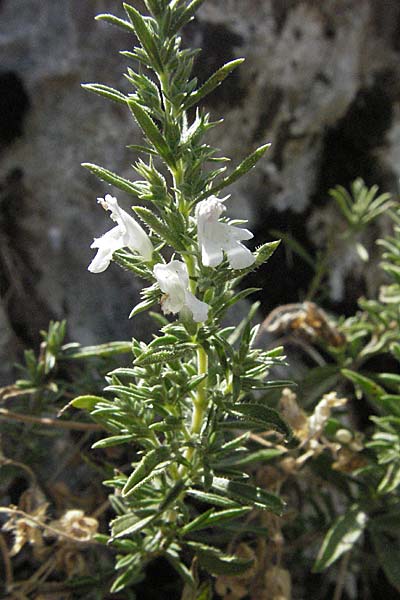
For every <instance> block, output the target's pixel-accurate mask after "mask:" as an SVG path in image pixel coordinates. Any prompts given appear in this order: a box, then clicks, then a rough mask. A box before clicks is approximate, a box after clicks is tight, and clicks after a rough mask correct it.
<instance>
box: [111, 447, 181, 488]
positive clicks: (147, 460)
mask: <svg viewBox="0 0 400 600" xmlns="http://www.w3.org/2000/svg"><path fill="white" fill-rule="evenodd" d="M168 458H170V451H169V449H168V448H166V447H165V446H161V447H160V448H155V449H154V450H150V452H148V453H147V454H146V455H145V456H144V457H143V458H142V460H141V461H140V463H139V464H138V465H137V466H136V468H135V470H134V471H133V473H132V474H131V475H130V476H129V478H128V481H127V482H126V484H125V485H124V488H123V490H122V495H123V496H128V495H129V492H130V491H131V490H132V489H133V488H134V487H135V486H136V485H137V484H138V483H140V482H141V481H142V480H143V479H144V478H145V477H147V476H148V475H150V474H151V473H152V472H153V471H154V469H155V468H156V467H157V466H158V465H159V464H160V463H162V462H164V461H165V460H167V459H168Z"/></svg>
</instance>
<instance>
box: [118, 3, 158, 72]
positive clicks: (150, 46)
mask: <svg viewBox="0 0 400 600" xmlns="http://www.w3.org/2000/svg"><path fill="white" fill-rule="evenodd" d="M123 6H124V9H125V12H126V14H127V15H128V17H129V20H130V21H131V22H132V25H133V27H134V29H135V33H136V35H137V37H138V39H139V41H140V43H141V44H142V46H143V48H144V49H145V50H146V52H147V54H148V56H149V58H150V59H151V60H152V61H153V63H154V67H155V70H156V71H158V72H159V73H160V72H161V71H162V70H163V64H162V61H161V57H160V53H159V51H158V48H157V44H156V42H155V39H154V35H153V33H152V32H151V31H150V29H149V28H148V27H147V24H146V21H145V20H144V19H143V17H142V15H141V14H140V12H138V11H137V10H136V8H133V6H130V5H129V4H125V3H124V4H123Z"/></svg>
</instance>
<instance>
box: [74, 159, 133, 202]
mask: <svg viewBox="0 0 400 600" xmlns="http://www.w3.org/2000/svg"><path fill="white" fill-rule="evenodd" d="M82 167H85V169H89V171H91V172H92V173H93V174H94V175H97V177H99V178H100V179H102V180H103V181H106V182H107V183H111V185H113V186H115V187H116V188H118V189H120V190H123V191H124V192H128V194H134V195H135V196H137V195H138V189H137V187H136V185H135V184H134V183H133V182H132V181H129V179H125V178H124V177H120V176H119V175H117V174H116V173H113V172H112V171H109V170H108V169H103V167H99V166H98V165H94V164H92V163H82Z"/></svg>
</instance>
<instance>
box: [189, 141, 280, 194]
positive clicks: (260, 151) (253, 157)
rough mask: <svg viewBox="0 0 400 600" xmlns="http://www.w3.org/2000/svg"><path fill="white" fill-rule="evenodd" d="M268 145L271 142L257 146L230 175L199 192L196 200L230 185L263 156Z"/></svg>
mask: <svg viewBox="0 0 400 600" xmlns="http://www.w3.org/2000/svg"><path fill="white" fill-rule="evenodd" d="M270 146H271V144H264V146H260V147H259V148H257V150H255V152H253V153H252V154H250V155H249V156H248V157H247V158H245V159H244V161H243V162H241V163H240V165H239V166H238V167H236V169H235V170H234V171H233V172H232V173H231V174H230V175H228V176H227V177H225V178H224V179H223V180H222V181H220V182H219V183H216V184H215V185H213V186H212V188H211V189H209V190H206V191H205V192H204V193H203V194H201V196H200V197H199V198H198V200H203V198H207V197H208V196H211V195H212V194H216V193H217V192H219V191H220V190H222V189H223V188H225V187H227V186H228V185H231V184H232V183H234V182H235V181H237V180H238V179H240V177H242V176H243V175H245V174H246V173H248V171H250V170H251V169H252V168H253V167H254V166H255V165H256V164H257V162H258V161H259V160H260V158H262V157H263V156H264V154H265V152H266V151H267V150H268V148H269V147H270Z"/></svg>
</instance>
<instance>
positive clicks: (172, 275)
mask: <svg viewBox="0 0 400 600" xmlns="http://www.w3.org/2000/svg"><path fill="white" fill-rule="evenodd" d="M153 273H154V276H155V278H156V279H157V282H158V285H159V286H160V289H161V291H162V292H164V296H163V298H162V299H161V308H162V310H163V313H164V314H169V313H173V314H176V313H178V312H181V311H184V312H185V311H189V312H190V313H191V314H192V317H193V320H194V321H196V323H203V322H204V321H206V320H207V316H208V311H209V308H210V307H209V305H208V304H206V302H202V301H201V300H199V299H198V298H196V296H195V295H194V294H192V292H191V291H190V290H189V274H188V271H187V268H186V265H185V263H183V262H181V261H179V260H171V261H170V262H169V263H168V264H163V263H158V264H156V265H154V269H153Z"/></svg>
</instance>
